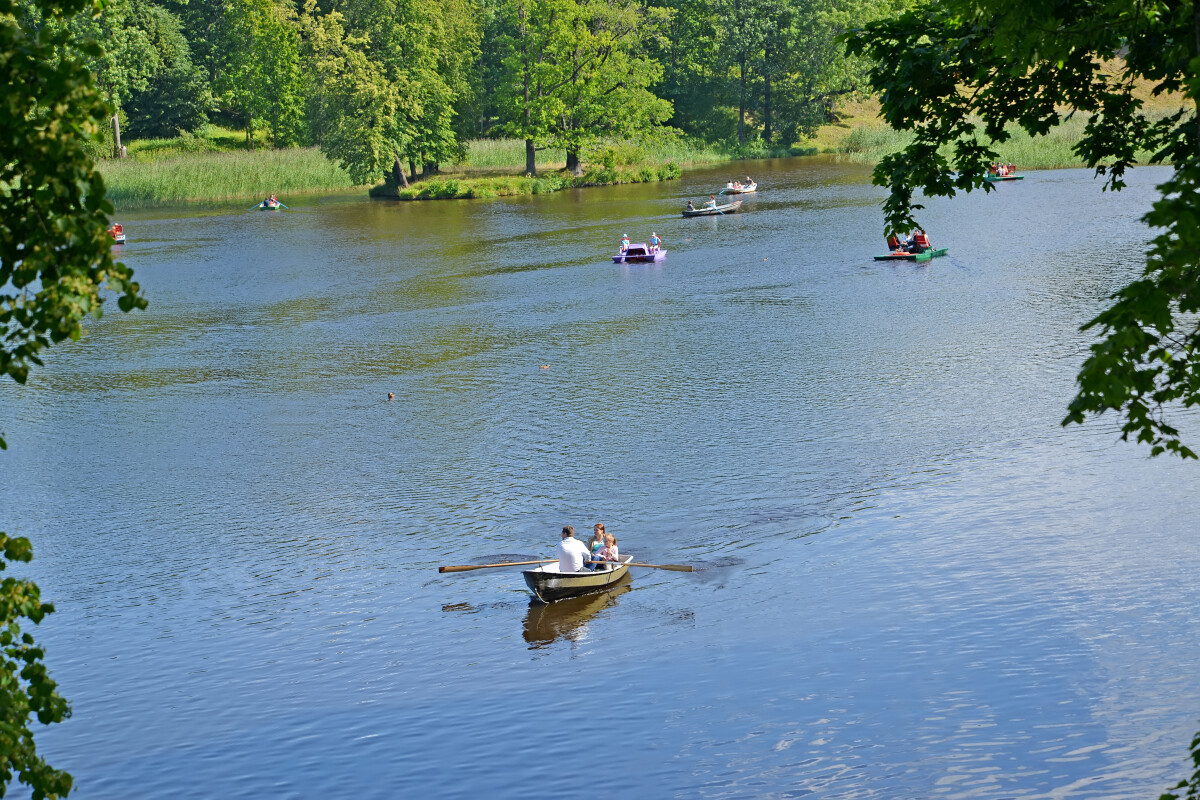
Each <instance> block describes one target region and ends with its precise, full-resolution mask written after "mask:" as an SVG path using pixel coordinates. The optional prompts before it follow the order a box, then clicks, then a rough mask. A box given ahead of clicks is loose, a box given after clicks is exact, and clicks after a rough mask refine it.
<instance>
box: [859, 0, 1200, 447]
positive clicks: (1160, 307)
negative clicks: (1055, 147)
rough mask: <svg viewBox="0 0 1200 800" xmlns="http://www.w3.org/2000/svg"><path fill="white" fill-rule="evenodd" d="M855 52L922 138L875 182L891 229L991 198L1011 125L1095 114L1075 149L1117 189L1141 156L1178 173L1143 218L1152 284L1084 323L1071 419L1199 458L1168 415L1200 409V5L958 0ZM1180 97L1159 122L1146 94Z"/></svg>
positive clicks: (912, 15) (881, 24) (870, 34)
mask: <svg viewBox="0 0 1200 800" xmlns="http://www.w3.org/2000/svg"><path fill="white" fill-rule="evenodd" d="M848 41H849V49H850V51H851V53H852V54H857V55H863V56H867V57H869V58H870V59H871V60H872V61H873V63H874V64H875V66H874V68H873V69H872V71H871V79H870V80H871V85H872V87H873V88H874V89H875V91H877V92H878V93H879V95H880V98H881V100H882V105H883V114H884V117H885V118H886V120H887V121H888V123H890V124H891V125H892V127H894V128H897V129H901V130H909V131H912V132H913V133H914V134H915V136H914V139H913V141H912V143H911V144H910V145H909V146H908V147H907V148H905V149H904V150H903V151H901V152H899V153H897V154H895V155H892V156H889V157H887V158H885V159H884V160H883V161H882V162H881V163H880V164H879V166H878V167H877V168H876V170H875V177H874V180H875V182H876V183H878V184H880V185H884V186H887V187H889V189H890V195H889V197H888V199H887V201H886V203H885V206H884V210H885V214H886V218H887V227H888V230H889V231H892V230H907V229H909V228H911V227H913V226H915V225H916V219H915V217H914V212H915V211H916V210H919V209H920V208H921V206H920V205H919V204H916V203H915V202H914V193H915V192H916V191H917V190H920V191H922V192H924V193H925V194H926V195H928V196H953V195H954V194H955V193H956V192H959V191H971V190H975V189H980V188H982V189H984V190H989V189H991V188H992V187H991V186H990V185H989V184H988V183H987V182H986V181H985V179H984V175H985V174H986V172H987V168H988V165H989V164H991V163H992V162H994V161H995V160H996V152H995V149H994V147H993V146H992V145H991V144H989V143H988V142H989V141H990V142H994V143H1000V142H1004V141H1005V140H1007V138H1008V136H1009V132H1008V130H1009V126H1013V125H1016V126H1020V127H1022V128H1024V129H1025V130H1026V131H1028V132H1029V133H1031V134H1034V135H1038V134H1044V133H1046V132H1047V131H1049V130H1050V129H1051V128H1053V127H1054V126H1055V125H1057V124H1058V123H1059V122H1061V121H1062V120H1063V119H1064V117H1065V116H1067V115H1069V114H1075V113H1078V114H1085V115H1087V120H1088V121H1087V125H1086V128H1085V133H1084V136H1083V138H1082V140H1081V141H1080V142H1079V144H1078V145H1077V146H1076V152H1077V153H1078V154H1079V155H1080V157H1081V158H1083V159H1084V161H1085V162H1086V163H1087V165H1088V166H1090V167H1093V168H1094V169H1095V170H1096V172H1097V173H1098V174H1099V175H1104V176H1106V181H1105V184H1104V188H1105V189H1112V190H1118V189H1120V188H1122V186H1123V185H1124V182H1123V177H1124V175H1125V173H1126V170H1128V169H1129V168H1130V167H1131V166H1133V165H1134V164H1135V163H1136V160H1137V155H1138V153H1149V154H1151V155H1150V156H1149V160H1151V161H1168V162H1170V163H1171V164H1173V165H1174V171H1173V173H1172V175H1171V177H1170V179H1168V180H1167V181H1166V182H1165V183H1163V184H1162V185H1161V186H1160V187H1159V190H1160V197H1159V199H1158V200H1157V201H1156V202H1155V203H1154V205H1153V207H1152V209H1151V211H1150V212H1149V213H1148V214H1147V215H1146V217H1145V221H1146V222H1147V223H1148V224H1149V225H1150V226H1151V227H1153V228H1155V229H1158V231H1159V233H1158V235H1157V236H1156V237H1155V238H1154V239H1153V241H1152V242H1151V244H1150V247H1149V250H1148V251H1147V254H1146V268H1145V271H1144V273H1143V274H1142V276H1141V277H1140V278H1139V279H1137V280H1135V281H1133V282H1132V283H1130V284H1129V285H1128V286H1126V287H1125V288H1123V289H1121V290H1120V291H1119V292H1117V293H1116V294H1115V295H1114V296H1113V297H1112V298H1111V300H1112V304H1111V305H1110V306H1109V307H1108V308H1106V309H1105V310H1103V311H1102V312H1101V313H1100V314H1099V315H1098V316H1096V318H1095V319H1093V320H1091V321H1090V322H1089V323H1087V325H1086V326H1085V329H1089V330H1095V331H1097V332H1098V334H1099V341H1098V342H1096V343H1095V344H1093V345H1092V347H1091V355H1090V356H1089V357H1088V359H1087V360H1086V361H1085V362H1084V364H1083V367H1082V369H1081V370H1080V373H1079V377H1078V381H1079V391H1078V394H1077V395H1076V397H1075V398H1074V400H1073V401H1072V402H1071V404H1070V407H1069V409H1068V413H1067V417H1066V419H1065V420H1064V423H1063V424H1072V423H1081V422H1083V421H1084V420H1085V419H1087V418H1089V417H1094V416H1098V415H1101V414H1104V413H1105V412H1108V411H1113V412H1116V413H1117V414H1119V415H1120V416H1121V418H1122V421H1123V427H1122V436H1123V438H1126V439H1129V438H1133V439H1135V440H1136V441H1139V442H1144V443H1147V444H1149V445H1150V446H1151V453H1152V454H1154V455H1157V454H1159V453H1162V452H1172V453H1176V454H1178V455H1180V456H1183V457H1186V458H1195V457H1196V456H1195V452H1194V451H1193V450H1192V449H1191V448H1190V447H1188V446H1187V445H1185V444H1184V443H1183V441H1182V440H1181V438H1180V434H1179V430H1178V429H1177V428H1176V427H1174V426H1173V425H1172V424H1170V423H1169V422H1168V421H1167V411H1168V410H1169V409H1170V408H1172V407H1178V406H1180V405H1182V406H1193V405H1196V404H1197V403H1198V402H1200V359H1198V358H1197V348H1198V347H1200V323H1198V321H1197V317H1196V312H1197V311H1200V117H1198V116H1197V114H1196V111H1195V109H1196V103H1197V100H1200V6H1198V5H1194V4H1176V3H1166V2H1153V1H1152V2H1147V3H1138V4H1130V3H1126V2H1121V1H1120V0H1099V1H1098V2H1096V1H1093V0H1066V2H1062V3H1056V4H1053V5H1051V6H1047V5H1045V4H1043V3H1038V2H1034V0H1003V1H1002V0H970V2H968V0H946V1H945V2H939V3H923V4H921V5H918V6H916V7H914V8H912V9H910V10H908V11H907V12H906V13H904V14H902V15H899V16H896V17H891V18H886V19H883V20H880V21H878V22H875V23H872V24H870V25H867V26H864V27H863V28H861V29H859V30H857V31H855V32H854V33H853V34H852V35H851V36H850V37H849V39H848ZM1139 84H1140V85H1148V86H1149V87H1150V90H1151V91H1152V92H1153V93H1154V94H1156V95H1161V94H1169V93H1178V94H1179V96H1180V99H1181V104H1180V108H1179V109H1178V111H1176V112H1174V113H1168V114H1158V115H1152V114H1148V113H1147V112H1146V111H1145V110H1144V107H1143V102H1142V101H1141V100H1140V99H1139V98H1138V96H1137V94H1136V93H1135V87H1136V86H1138V85H1139Z"/></svg>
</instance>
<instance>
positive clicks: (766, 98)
mask: <svg viewBox="0 0 1200 800" xmlns="http://www.w3.org/2000/svg"><path fill="white" fill-rule="evenodd" d="M770 57H771V51H769V50H768V51H767V58H768V59H769V58H770ZM763 83H764V87H763V141H764V142H766V143H767V146H768V147H769V146H770V145H771V76H770V75H764V76H763ZM785 144H786V142H785Z"/></svg>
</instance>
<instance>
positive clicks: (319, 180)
mask: <svg viewBox="0 0 1200 800" xmlns="http://www.w3.org/2000/svg"><path fill="white" fill-rule="evenodd" d="M96 168H97V170H98V171H99V172H100V174H101V175H102V176H103V177H104V183H105V185H106V186H107V187H108V197H109V200H111V201H112V203H113V205H114V206H116V207H117V208H120V209H130V208H149V207H154V206H172V205H184V204H188V203H223V202H229V201H233V200H237V201H246V202H249V201H251V200H253V199H255V198H258V199H262V197H263V196H264V195H265V194H267V193H269V192H274V193H276V194H279V195H282V196H284V197H286V196H289V195H298V194H319V193H331V192H339V191H345V190H347V189H353V188H355V184H354V182H353V181H352V180H351V179H350V175H349V174H348V173H347V172H346V171H345V170H344V169H342V168H341V167H339V166H338V165H337V164H334V163H333V162H332V161H330V160H329V159H327V158H325V156H324V155H322V154H321V152H320V151H318V150H317V149H316V148H315V147H310V148H295V149H290V150H257V151H254V152H251V151H245V150H243V151H235V152H208V153H191V154H185V155H178V154H172V155H170V156H166V157H161V158H155V159H152V160H142V159H134V158H130V159H128V160H125V161H116V160H105V161H98V162H97V163H96Z"/></svg>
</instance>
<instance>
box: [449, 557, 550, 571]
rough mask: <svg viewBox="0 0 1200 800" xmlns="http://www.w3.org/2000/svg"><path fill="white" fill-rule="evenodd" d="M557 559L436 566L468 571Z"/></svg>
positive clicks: (547, 561)
mask: <svg viewBox="0 0 1200 800" xmlns="http://www.w3.org/2000/svg"><path fill="white" fill-rule="evenodd" d="M555 561H558V559H557V558H546V559H542V560H541V561H506V562H504V563H501V564H458V565H454V566H445V567H438V572H468V571H470V570H473V569H491V568H492V567H523V566H525V565H527V564H551V563H553V562H555Z"/></svg>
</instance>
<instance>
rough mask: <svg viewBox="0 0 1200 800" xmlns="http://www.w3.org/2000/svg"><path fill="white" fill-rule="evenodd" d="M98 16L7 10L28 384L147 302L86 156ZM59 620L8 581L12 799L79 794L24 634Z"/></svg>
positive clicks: (1, 137)
mask: <svg viewBox="0 0 1200 800" xmlns="http://www.w3.org/2000/svg"><path fill="white" fill-rule="evenodd" d="M95 10H96V9H95V7H93V6H91V5H90V4H89V3H88V2H87V1H86V0H60V1H59V2H55V0H38V2H37V3H36V5H35V6H32V7H31V6H29V5H28V4H25V5H24V6H21V7H18V5H17V4H16V2H15V1H14V0H0V85H3V86H4V87H5V89H4V94H3V104H4V106H3V111H2V113H0V376H7V377H9V378H12V379H14V380H16V381H17V382H18V383H24V382H25V381H26V379H27V378H28V376H29V371H30V369H31V368H32V367H34V366H37V365H40V364H41V363H42V361H41V353H42V352H43V351H44V350H45V349H46V348H47V347H49V346H51V345H52V344H54V343H57V342H61V341H63V340H66V339H78V338H79V337H80V335H81V333H82V322H83V320H84V318H85V317H87V316H89V315H99V313H100V309H101V305H102V303H103V300H104V297H103V295H104V294H105V293H113V294H116V295H117V297H118V299H117V304H118V306H119V307H120V308H121V309H122V310H123V311H129V310H132V309H135V308H142V307H144V306H145V304H146V301H145V300H144V299H143V298H142V296H141V293H140V290H139V287H138V285H137V284H136V283H135V282H134V281H133V273H132V271H131V270H129V269H128V268H127V267H126V266H125V265H123V264H120V263H117V262H114V261H113V259H112V254H111V250H110V248H111V243H112V240H111V238H110V237H109V235H108V232H107V228H108V214H109V213H110V212H111V211H112V207H111V205H110V204H109V203H108V202H107V201H106V200H105V196H104V182H103V181H102V180H101V178H100V176H99V175H98V174H97V173H96V171H95V169H94V165H93V164H92V160H91V158H90V157H89V156H88V154H87V152H86V150H85V143H86V141H87V140H88V139H89V138H92V137H95V136H96V135H97V133H98V131H99V130H100V127H101V126H103V125H104V124H105V121H106V120H107V118H108V117H109V115H110V114H111V113H112V112H111V109H110V107H109V106H108V105H107V104H106V103H105V102H104V99H103V97H102V96H101V94H100V92H99V91H98V90H97V88H96V86H95V84H94V83H93V80H92V75H91V72H90V71H89V69H88V65H87V61H88V60H92V62H93V63H95V61H96V60H97V59H99V58H101V57H102V56H101V53H100V51H99V49H98V48H95V47H94V46H93V45H89V44H84V43H81V42H80V41H79V39H78V38H77V36H76V34H75V33H73V31H72V26H71V25H70V24H68V22H70V21H71V19H70V18H71V17H72V15H76V14H80V13H82V12H85V11H86V12H92V11H95ZM31 11H33V12H36V13H30V12H31ZM5 446H6V445H5V442H4V440H3V438H0V448H3V447H5ZM32 552H33V551H32V548H31V546H30V543H29V541H28V540H26V539H23V538H19V537H10V536H8V535H6V534H4V533H0V571H2V570H4V569H5V568H6V567H7V562H25V561H29V560H30V558H31V557H32ZM53 610H54V608H53V606H51V605H50V604H49V603H43V602H42V600H41V595H40V592H39V590H38V587H37V585H36V584H34V583H33V582H32V581H28V580H20V579H18V578H14V577H6V578H4V580H3V582H0V795H3V794H4V793H5V792H6V789H7V787H8V786H9V785H10V784H11V783H12V782H13V780H14V779H15V780H17V781H19V782H21V783H24V784H26V785H27V786H29V787H30V788H31V789H32V792H33V796H34V797H35V798H41V797H62V796H65V795H66V794H67V793H68V792H69V791H70V790H71V783H72V781H71V776H70V775H68V774H67V773H66V772H63V771H61V770H58V769H55V768H54V767H52V766H50V765H49V764H48V763H46V761H45V760H44V759H43V758H42V757H41V756H39V755H38V753H37V748H36V746H35V743H34V736H33V732H32V730H31V729H30V727H29V726H30V721H31V718H33V717H36V718H37V720H38V721H39V722H41V723H43V724H50V723H55V722H61V721H62V720H64V719H66V718H67V717H68V716H69V715H70V708H69V706H68V705H67V702H66V700H64V699H63V698H62V697H61V696H60V695H59V693H58V687H57V685H56V684H55V682H54V680H53V679H52V678H51V677H50V675H49V672H48V670H47V668H46V666H45V664H44V663H43V660H42V659H43V655H44V653H43V650H42V648H40V647H39V646H38V645H37V644H36V642H35V641H34V638H33V636H32V635H31V634H30V633H29V632H28V631H27V630H24V629H23V628H22V626H23V624H24V623H25V621H28V622H30V623H33V624H37V623H39V622H41V621H42V619H43V618H44V617H45V615H46V614H48V613H50V612H52V611H53Z"/></svg>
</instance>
